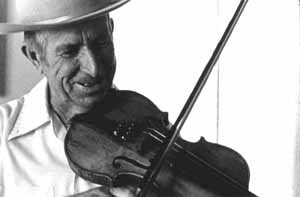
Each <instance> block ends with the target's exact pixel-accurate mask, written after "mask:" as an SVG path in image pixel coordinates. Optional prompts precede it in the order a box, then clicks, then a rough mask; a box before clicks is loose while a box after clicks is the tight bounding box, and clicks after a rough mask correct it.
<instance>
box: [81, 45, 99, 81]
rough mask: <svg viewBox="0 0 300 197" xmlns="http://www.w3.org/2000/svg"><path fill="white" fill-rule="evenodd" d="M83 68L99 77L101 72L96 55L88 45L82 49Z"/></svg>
mask: <svg viewBox="0 0 300 197" xmlns="http://www.w3.org/2000/svg"><path fill="white" fill-rule="evenodd" d="M81 70H82V71H83V72H85V73H87V74H89V75H90V76H92V77H97V76H98V75H99V74H100V73H99V72H100V71H99V65H98V64H97V61H96V57H95V55H94V54H93V52H92V51H91V50H90V49H89V48H88V47H84V48H83V50H82V54H81Z"/></svg>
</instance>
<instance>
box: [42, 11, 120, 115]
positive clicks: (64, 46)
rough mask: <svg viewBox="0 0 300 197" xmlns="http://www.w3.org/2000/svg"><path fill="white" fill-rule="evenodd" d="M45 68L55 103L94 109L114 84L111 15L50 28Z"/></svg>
mask: <svg viewBox="0 0 300 197" xmlns="http://www.w3.org/2000/svg"><path fill="white" fill-rule="evenodd" d="M46 42H47V43H46V49H45V58H44V61H43V62H44V64H42V71H43V73H44V75H45V76H46V77H47V79H48V82H49V86H50V98H51V104H52V105H54V107H55V105H59V106H60V107H63V108H65V109H66V110H70V109H71V110H73V111H75V113H84V112H87V111H88V110H90V109H91V108H92V107H94V106H95V104H96V103H97V102H99V101H101V99H102V98H103V97H104V95H105V93H106V92H107V90H108V89H109V88H110V87H111V85H112V80H113V76H114V73H115V67H116V62H115V55H114V47H113V41H112V35H111V29H110V28H109V25H108V22H107V18H104V17H103V18H101V19H98V20H94V21H90V22H86V23H85V24H84V25H77V26H71V27H67V28H63V29H59V30H53V31H52V30H50V31H49V35H48V36H47V39H46Z"/></svg>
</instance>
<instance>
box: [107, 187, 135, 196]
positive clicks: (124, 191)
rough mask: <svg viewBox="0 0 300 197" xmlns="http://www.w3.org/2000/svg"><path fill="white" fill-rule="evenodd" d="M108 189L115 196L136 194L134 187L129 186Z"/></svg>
mask: <svg viewBox="0 0 300 197" xmlns="http://www.w3.org/2000/svg"><path fill="white" fill-rule="evenodd" d="M109 191H110V193H112V194H113V195H114V196H116V197H135V196H136V194H137V191H136V189H134V188H129V187H112V188H110V189H109Z"/></svg>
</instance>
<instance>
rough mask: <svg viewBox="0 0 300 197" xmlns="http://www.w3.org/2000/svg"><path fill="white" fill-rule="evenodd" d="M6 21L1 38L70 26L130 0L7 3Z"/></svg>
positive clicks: (18, 0) (0, 27) (12, 0)
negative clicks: (8, 17) (7, 13)
mask: <svg viewBox="0 0 300 197" xmlns="http://www.w3.org/2000/svg"><path fill="white" fill-rule="evenodd" d="M8 1H9V9H10V12H11V13H13V14H14V15H13V17H11V19H10V20H8V21H4V22H3V21H0V34H8V33H14V32H22V31H32V30H38V29H42V28H50V27H54V26H58V25H64V24H70V23H74V22H78V21H82V20H84V19H88V18H92V17H97V16H99V15H103V14H104V13H107V12H109V11H112V10H114V9H116V8H118V7H120V6H122V5H124V4H125V3H127V2H128V1H129V0H8Z"/></svg>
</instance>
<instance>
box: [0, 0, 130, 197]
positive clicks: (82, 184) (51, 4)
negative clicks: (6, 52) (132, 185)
mask: <svg viewBox="0 0 300 197" xmlns="http://www.w3.org/2000/svg"><path fill="white" fill-rule="evenodd" d="M127 1H128V0H55V1H47V0H41V1H40V0H29V1H26V3H24V1H23V0H16V1H14V2H13V3H15V5H16V6H17V7H18V9H17V17H16V18H17V19H16V21H12V22H11V23H1V24H0V33H2V34H6V33H11V32H21V31H24V45H23V46H22V52H23V53H24V55H25V56H26V57H27V58H28V59H29V60H30V61H31V63H32V64H33V65H34V66H35V68H36V69H37V70H38V71H39V72H40V73H42V74H43V75H44V76H45V77H46V79H43V80H42V81H41V82H40V83H39V84H38V85H37V86H36V87H35V88H33V89H32V90H31V91H30V93H29V94H27V95H25V96H24V97H21V98H19V99H17V100H13V101H11V102H8V103H6V104H4V105H2V106H1V107H0V153H1V157H0V196H2V197H6V196H9V197H11V196H69V195H75V196H113V195H114V196H133V194H132V192H130V190H129V189H125V188H104V187H103V188H99V186H97V185H95V184H93V183H91V182H88V181H85V180H83V179H81V178H80V177H78V176H77V175H76V174H74V173H73V172H72V171H71V169H70V168H69V166H68V163H67V159H66V156H65V154H64V149H63V140H64V137H65V135H66V127H65V125H66V124H67V123H68V121H69V120H70V119H72V118H73V117H74V116H75V115H77V114H81V113H85V112H88V111H89V110H90V109H92V108H93V107H94V106H95V105H96V104H97V103H98V102H100V101H101V100H102V98H103V97H104V96H105V94H106V92H107V90H108V89H109V88H111V86H112V80H113V77H114V74H115V69H116V60H115V54H114V45H113V38H112V31H113V23H112V19H110V17H109V14H108V12H109V11H110V10H113V9H115V8H117V7H120V6H121V5H123V4H125V3H126V2H127Z"/></svg>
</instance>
